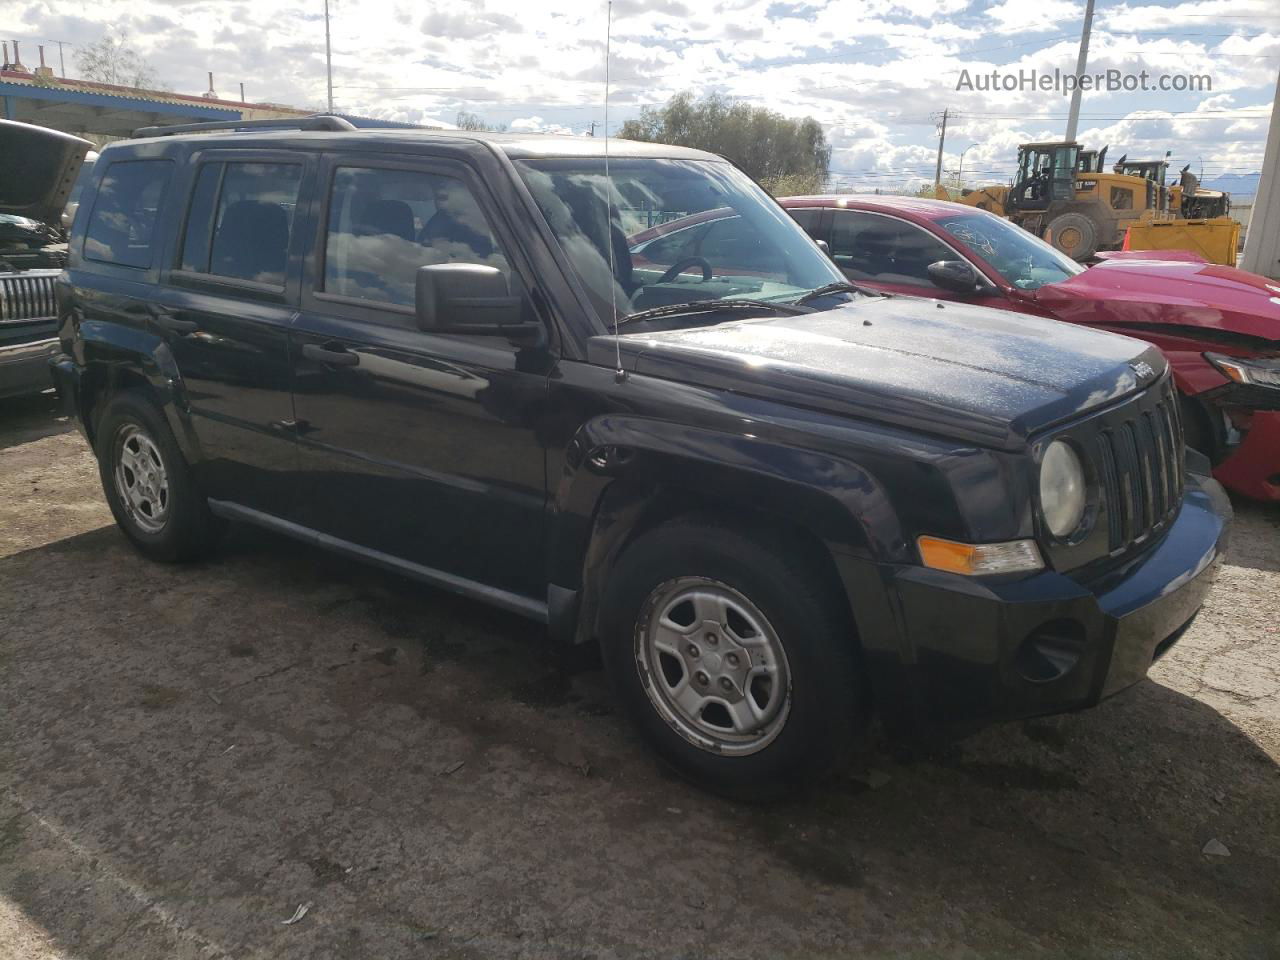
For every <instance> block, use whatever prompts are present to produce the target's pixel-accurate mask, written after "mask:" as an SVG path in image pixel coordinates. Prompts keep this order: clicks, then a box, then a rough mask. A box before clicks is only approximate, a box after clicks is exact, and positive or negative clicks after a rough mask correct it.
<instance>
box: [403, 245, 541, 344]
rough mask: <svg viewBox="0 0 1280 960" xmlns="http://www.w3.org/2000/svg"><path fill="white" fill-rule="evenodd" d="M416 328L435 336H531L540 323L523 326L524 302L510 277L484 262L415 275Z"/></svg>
mask: <svg viewBox="0 0 1280 960" xmlns="http://www.w3.org/2000/svg"><path fill="white" fill-rule="evenodd" d="M414 308H415V311H416V313H417V318H418V329H419V330H426V331H429V332H433V333H469V334H476V335H481V336H501V337H510V336H527V335H529V334H531V333H534V332H536V331H541V330H542V324H540V323H536V322H533V323H524V322H522V321H521V300H520V298H519V297H513V296H512V295H511V291H510V289H509V288H508V287H507V278H506V276H505V275H504V274H503V272H502V271H501V270H499V269H498V268H497V267H491V266H489V265H487V264H483V263H433V264H429V265H428V266H425V267H419V268H418V272H417V273H416V274H415V275H414Z"/></svg>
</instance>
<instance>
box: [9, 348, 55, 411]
mask: <svg viewBox="0 0 1280 960" xmlns="http://www.w3.org/2000/svg"><path fill="white" fill-rule="evenodd" d="M57 352H58V341H57V339H56V338H52V339H42V340H33V341H30V342H27V343H15V344H8V345H5V346H2V347H0V397H17V396H22V395H23V394H28V393H40V392H41V391H43V390H48V389H49V388H50V387H51V386H53V382H52V381H51V380H50V379H49V358H50V357H53V356H54V355H55V354H57Z"/></svg>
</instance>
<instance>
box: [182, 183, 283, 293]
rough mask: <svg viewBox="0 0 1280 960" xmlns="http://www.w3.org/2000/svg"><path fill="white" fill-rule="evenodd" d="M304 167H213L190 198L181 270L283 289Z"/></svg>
mask: <svg viewBox="0 0 1280 960" xmlns="http://www.w3.org/2000/svg"><path fill="white" fill-rule="evenodd" d="M301 182H302V166H301V165H300V164H296V163H225V164H223V163H209V164H205V165H203V166H202V167H201V168H200V173H199V174H198V175H197V177H196V185H195V188H194V189H193V190H192V193H191V207H190V210H189V212H188V214H187V228H186V233H185V234H184V236H183V241H182V261H181V265H182V269H184V270H192V271H195V272H196V273H209V274H214V275H216V276H220V277H230V278H233V279H236V280H251V281H253V282H254V283H263V284H267V285H270V286H274V287H283V286H284V274H285V265H286V264H287V262H288V259H289V236H290V233H291V232H292V230H293V218H294V210H295V208H296V207H297V204H298V187H299V185H300V184H301Z"/></svg>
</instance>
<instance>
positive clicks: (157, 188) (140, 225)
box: [84, 160, 173, 270]
mask: <svg viewBox="0 0 1280 960" xmlns="http://www.w3.org/2000/svg"><path fill="white" fill-rule="evenodd" d="M172 175H173V163H172V162H171V161H169V160H122V161H119V162H116V163H113V164H111V165H110V166H108V167H107V169H106V172H105V173H104V174H103V175H102V180H101V182H100V183H99V186H98V192H97V194H96V196H95V197H94V199H93V212H92V213H91V214H90V215H89V223H88V227H87V228H86V230H85V239H84V255H85V257H86V258H87V259H89V260H97V261H99V262H101V263H114V264H118V265H120V266H123V267H135V268H138V269H142V270H145V269H146V268H148V267H150V266H151V263H152V259H153V255H154V251H153V239H154V235H155V229H156V221H157V219H158V217H159V213H160V206H161V204H162V203H163V202H164V197H165V193H166V192H167V190H168V187H169V180H170V178H171V177H172Z"/></svg>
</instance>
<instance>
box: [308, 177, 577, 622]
mask: <svg viewBox="0 0 1280 960" xmlns="http://www.w3.org/2000/svg"><path fill="white" fill-rule="evenodd" d="M322 182H323V183H324V184H325V188H324V190H323V193H324V195H325V198H326V202H325V211H324V213H323V215H322V216H321V217H320V218H319V220H320V227H319V230H318V238H317V242H316V244H315V247H314V252H313V255H312V258H311V259H310V260H309V261H308V269H307V276H306V279H305V281H304V289H303V294H302V307H303V309H302V311H301V314H300V316H299V318H298V320H297V322H296V323H295V325H294V327H293V332H292V337H293V356H294V409H295V415H296V418H297V423H296V429H297V434H298V437H299V457H300V461H301V466H302V472H303V481H302V484H301V486H300V488H299V496H300V498H301V499H302V501H303V502H304V503H305V509H306V510H307V512H308V516H307V518H306V520H305V521H304V522H305V524H306V525H307V526H309V527H312V528H314V529H316V530H318V531H320V532H321V533H323V534H325V535H327V536H330V537H334V538H336V539H338V540H340V541H342V542H343V543H344V544H348V545H354V546H356V547H358V548H361V549H363V550H365V551H368V552H370V553H371V554H372V556H371V559H375V560H377V559H379V558H380V557H381V558H383V559H387V558H394V559H395V560H397V561H401V562H407V563H409V564H412V565H415V566H417V567H421V568H425V571H426V572H427V574H428V576H432V575H435V579H437V580H441V579H444V580H445V582H448V581H447V578H448V577H456V578H461V579H462V580H463V581H465V582H466V584H467V585H470V586H475V585H477V584H478V585H484V587H486V588H492V589H496V590H500V591H504V592H506V593H507V594H508V596H509V598H510V597H525V598H533V599H534V600H535V601H536V600H541V599H545V582H546V578H545V570H544V564H543V537H544V510H545V506H546V480H545V454H544V449H543V446H542V443H541V441H540V438H539V435H538V432H537V429H536V426H537V424H538V423H539V419H540V417H542V416H543V415H544V413H545V409H546V399H547V389H548V378H549V376H550V374H551V371H552V369H553V367H554V363H555V355H554V352H553V350H551V349H550V348H549V347H548V346H547V345H546V344H545V342H544V343H543V344H541V345H538V346H519V345H516V344H513V343H511V342H508V341H507V340H506V339H504V338H501V337H490V336H462V335H441V334H437V333H428V332H423V331H421V330H419V329H418V327H417V323H416V320H415V315H414V306H413V304H414V277H415V273H416V271H417V269H418V267H420V266H423V265H426V264H430V263H441V262H449V261H455V262H466V263H484V264H489V265H492V266H496V267H498V268H499V269H500V270H502V271H503V272H504V273H505V274H506V275H507V277H508V282H509V285H510V289H511V291H512V293H521V292H522V291H523V290H525V289H527V287H526V285H525V283H524V282H523V281H522V272H524V273H525V275H526V276H527V275H528V274H527V271H522V268H521V265H520V263H519V262H518V261H517V260H516V258H514V257H513V255H512V254H513V247H512V245H511V244H510V243H508V242H505V241H504V237H505V235H506V234H505V231H500V230H498V229H495V227H494V224H495V223H497V222H498V220H497V218H496V217H495V216H494V208H493V205H492V204H491V203H490V202H489V200H488V197H487V193H486V191H485V190H484V189H483V187H482V186H481V185H480V183H479V182H478V180H477V179H476V178H475V176H474V175H473V174H472V173H471V172H470V171H469V169H468V168H467V167H465V166H464V165H462V164H459V163H455V162H451V161H444V160H441V161H439V162H412V161H406V162H404V163H398V162H395V161H390V160H388V161H381V160H380V161H377V162H372V161H370V160H369V158H368V157H367V156H361V157H351V158H344V157H341V156H338V157H333V158H330V159H328V160H327V161H326V164H325V169H324V171H323V173H322ZM525 300H526V308H525V309H526V310H527V311H529V315H530V316H533V315H534V314H533V308H532V305H531V304H530V303H529V298H528V297H527V296H526V297H525ZM439 574H444V575H446V576H445V577H444V578H442V577H441V576H439ZM517 605H518V604H517Z"/></svg>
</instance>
